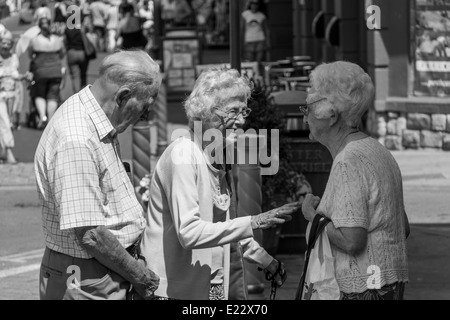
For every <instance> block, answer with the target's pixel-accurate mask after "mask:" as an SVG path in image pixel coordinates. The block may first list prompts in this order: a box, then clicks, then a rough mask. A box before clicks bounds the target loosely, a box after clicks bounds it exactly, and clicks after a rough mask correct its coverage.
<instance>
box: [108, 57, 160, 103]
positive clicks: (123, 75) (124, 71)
mask: <svg viewBox="0 0 450 320" xmlns="http://www.w3.org/2000/svg"><path fill="white" fill-rule="evenodd" d="M100 76H101V77H103V78H104V79H105V81H108V82H111V83H114V84H116V85H117V86H119V87H122V86H128V87H129V88H130V89H131V94H132V95H133V96H134V97H136V98H137V99H146V98H147V97H154V96H156V95H157V94H158V91H159V87H160V85H161V81H162V75H161V72H160V67H159V64H158V63H156V62H155V61H154V60H153V59H152V58H151V57H150V56H149V55H148V54H147V53H146V52H145V51H142V50H130V51H118V52H115V53H113V54H110V55H108V56H107V57H106V58H105V59H103V61H102V63H101V65H100Z"/></svg>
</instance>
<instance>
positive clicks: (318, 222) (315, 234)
mask: <svg viewBox="0 0 450 320" xmlns="http://www.w3.org/2000/svg"><path fill="white" fill-rule="evenodd" d="M330 221H331V220H330V219H329V218H327V217H325V216H322V215H320V214H316V216H315V217H314V220H313V222H312V224H311V230H310V231H309V238H308V246H307V249H306V256H305V264H304V266H303V274H302V276H301V278H300V283H299V285H298V287H297V292H296V294H295V300H301V299H302V297H301V296H302V292H303V286H304V285H305V277H306V271H307V270H308V263H309V256H310V255H311V250H312V249H313V248H314V245H315V244H316V241H317V239H318V238H319V236H320V234H321V233H322V231H323V230H324V229H325V227H326V226H327V224H328V223H329V222H330Z"/></svg>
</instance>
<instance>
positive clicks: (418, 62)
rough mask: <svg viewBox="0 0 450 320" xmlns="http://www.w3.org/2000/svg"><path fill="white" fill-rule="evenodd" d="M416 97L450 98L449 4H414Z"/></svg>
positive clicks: (436, 0)
mask: <svg viewBox="0 0 450 320" xmlns="http://www.w3.org/2000/svg"><path fill="white" fill-rule="evenodd" d="M415 5H416V10H415V14H416V18H415V27H414V29H415V30H414V31H415V40H416V41H415V43H414V44H413V45H414V48H413V49H414V53H415V54H414V56H415V59H414V60H415V61H414V62H415V63H414V64H415V80H414V95H416V96H433V97H450V0H415Z"/></svg>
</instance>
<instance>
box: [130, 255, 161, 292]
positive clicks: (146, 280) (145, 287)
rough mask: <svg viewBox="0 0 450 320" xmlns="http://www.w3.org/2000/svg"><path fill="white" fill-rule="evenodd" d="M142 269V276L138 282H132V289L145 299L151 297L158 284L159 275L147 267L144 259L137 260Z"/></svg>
mask: <svg viewBox="0 0 450 320" xmlns="http://www.w3.org/2000/svg"><path fill="white" fill-rule="evenodd" d="M138 262H139V264H140V265H141V266H142V269H143V276H142V279H141V280H140V281H139V282H132V283H131V284H132V285H133V288H134V290H136V292H137V293H138V294H139V295H140V296H141V297H142V298H144V299H145V300H149V299H151V298H153V296H154V293H155V290H156V289H158V286H159V276H158V275H157V274H156V273H154V272H153V271H151V270H150V269H148V268H147V266H146V263H145V261H144V260H138Z"/></svg>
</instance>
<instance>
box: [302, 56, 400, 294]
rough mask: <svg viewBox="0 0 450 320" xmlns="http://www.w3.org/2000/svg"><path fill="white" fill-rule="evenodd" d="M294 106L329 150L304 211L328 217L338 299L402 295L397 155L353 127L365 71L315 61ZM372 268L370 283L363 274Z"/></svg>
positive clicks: (365, 86)
mask: <svg viewBox="0 0 450 320" xmlns="http://www.w3.org/2000/svg"><path fill="white" fill-rule="evenodd" d="M310 84H311V89H310V90H309V92H308V97H307V100H306V101H307V104H306V105H305V106H302V107H300V108H301V111H302V112H303V114H304V122H305V123H306V124H307V125H308V126H309V129H310V136H309V138H310V139H312V140H315V141H318V142H319V143H321V144H322V145H324V146H325V147H327V149H328V150H329V151H330V153H331V155H332V157H333V165H332V169H331V172H330V177H329V179H328V183H327V186H326V189H325V192H324V194H323V197H322V199H319V198H318V197H315V196H313V195H308V196H307V197H306V199H305V201H304V202H303V205H302V211H303V214H304V216H305V218H306V219H307V220H309V221H313V219H314V216H315V215H316V214H322V215H324V216H326V217H328V218H330V219H331V223H329V224H328V225H327V227H326V231H327V234H328V237H329V240H330V243H331V247H332V250H333V255H334V257H335V259H336V261H335V271H336V280H337V282H338V284H339V289H340V291H341V299H344V300H345V299H402V298H403V292H404V287H405V283H406V282H408V261H407V252H406V238H407V236H408V234H409V224H408V219H407V216H406V213H405V209H404V203H403V189H402V177H401V172H400V169H399V167H398V164H397V162H396V161H395V159H394V157H393V156H392V155H391V154H390V152H389V151H388V150H387V149H386V148H385V147H384V146H382V145H381V144H380V143H379V142H378V141H377V140H375V139H373V138H371V137H369V136H367V135H366V134H365V133H363V132H361V131H360V130H359V127H360V123H361V117H362V116H363V114H364V113H365V112H366V111H367V110H368V108H369V106H370V104H371V103H372V101H373V96H374V86H373V84H372V80H371V79H370V77H369V76H368V75H367V74H366V73H365V72H364V71H363V70H362V69H361V68H360V67H359V66H357V65H355V64H353V63H349V62H343V61H338V62H334V63H330V64H322V65H320V66H318V67H317V68H316V69H315V70H314V71H313V72H312V74H311V77H310ZM371 270H375V274H374V277H375V280H376V281H375V286H373V285H372V282H371V281H368V278H369V276H371V275H372V271H371Z"/></svg>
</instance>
